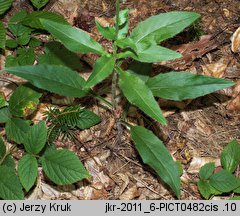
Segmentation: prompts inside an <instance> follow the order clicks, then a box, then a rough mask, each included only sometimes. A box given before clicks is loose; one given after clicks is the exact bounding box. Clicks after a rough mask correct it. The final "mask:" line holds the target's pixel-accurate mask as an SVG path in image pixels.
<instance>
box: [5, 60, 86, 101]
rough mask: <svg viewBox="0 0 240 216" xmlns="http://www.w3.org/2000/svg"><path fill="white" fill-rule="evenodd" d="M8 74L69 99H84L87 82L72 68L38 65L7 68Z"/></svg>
mask: <svg viewBox="0 0 240 216" xmlns="http://www.w3.org/2000/svg"><path fill="white" fill-rule="evenodd" d="M4 70H5V71H7V72H8V73H11V74H14V75H16V76H19V77H22V78H23V79H26V80H28V81H29V82H30V83H32V84H33V85H35V86H36V87H38V88H41V89H44V90H47V91H50V92H53V93H56V94H59V95H63V96H69V97H83V96H84V95H86V91H83V90H82V88H83V86H84V83H85V80H84V79H83V78H82V77H81V76H80V75H79V74H78V73H77V72H75V71H73V70H71V69H70V68H67V67H63V66H57V65H45V64H41V65H36V66H22V67H11V68H5V69H4Z"/></svg>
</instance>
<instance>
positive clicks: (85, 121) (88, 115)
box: [77, 109, 101, 130]
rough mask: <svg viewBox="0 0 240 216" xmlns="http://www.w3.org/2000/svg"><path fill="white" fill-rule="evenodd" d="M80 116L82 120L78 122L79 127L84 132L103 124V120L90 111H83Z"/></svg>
mask: <svg viewBox="0 0 240 216" xmlns="http://www.w3.org/2000/svg"><path fill="white" fill-rule="evenodd" d="M79 115H80V119H79V121H78V124H77V127H78V128H80V129H82V130H84V129H88V128H90V127H92V126H94V125H96V124H98V123H99V122H101V118H100V117H99V116H98V115H96V114H95V113H93V112H91V111H90V110H88V109H83V110H81V111H80V114H79Z"/></svg>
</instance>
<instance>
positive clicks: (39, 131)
mask: <svg viewBox="0 0 240 216" xmlns="http://www.w3.org/2000/svg"><path fill="white" fill-rule="evenodd" d="M47 132H48V131H47V127H46V124H45V122H44V121H41V122H39V123H38V124H35V125H34V126H32V127H31V128H30V129H29V130H28V132H27V133H26V135H25V137H24V139H23V144H24V147H25V149H26V151H27V152H28V153H29V154H35V155H36V154H38V153H39V152H40V151H41V150H42V149H43V147H44V146H45V144H46V142H47Z"/></svg>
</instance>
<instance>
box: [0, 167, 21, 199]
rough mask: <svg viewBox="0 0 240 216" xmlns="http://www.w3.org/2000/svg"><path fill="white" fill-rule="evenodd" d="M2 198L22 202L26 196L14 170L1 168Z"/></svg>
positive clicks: (0, 191)
mask: <svg viewBox="0 0 240 216" xmlns="http://www.w3.org/2000/svg"><path fill="white" fill-rule="evenodd" d="M0 198H2V199H5V200H22V199H24V194H23V191H22V186H21V183H20V181H19V179H18V177H17V176H16V174H15V172H14V169H9V167H7V166H0Z"/></svg>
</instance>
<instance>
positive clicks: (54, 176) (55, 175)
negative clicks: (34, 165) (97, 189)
mask: <svg viewBox="0 0 240 216" xmlns="http://www.w3.org/2000/svg"><path fill="white" fill-rule="evenodd" d="M41 161H42V167H43V171H44V173H45V174H46V175H47V176H48V177H49V179H51V180H52V181H53V182H54V183H55V184H58V185H66V184H72V183H75V182H77V181H81V180H83V179H84V178H87V177H89V174H88V172H87V171H86V170H85V168H84V166H83V165H82V163H81V161H80V160H79V158H78V157H77V156H76V155H75V154H74V153H73V152H71V151H68V150H53V151H50V152H48V153H46V154H45V155H44V156H43V158H42V160H41Z"/></svg>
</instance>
